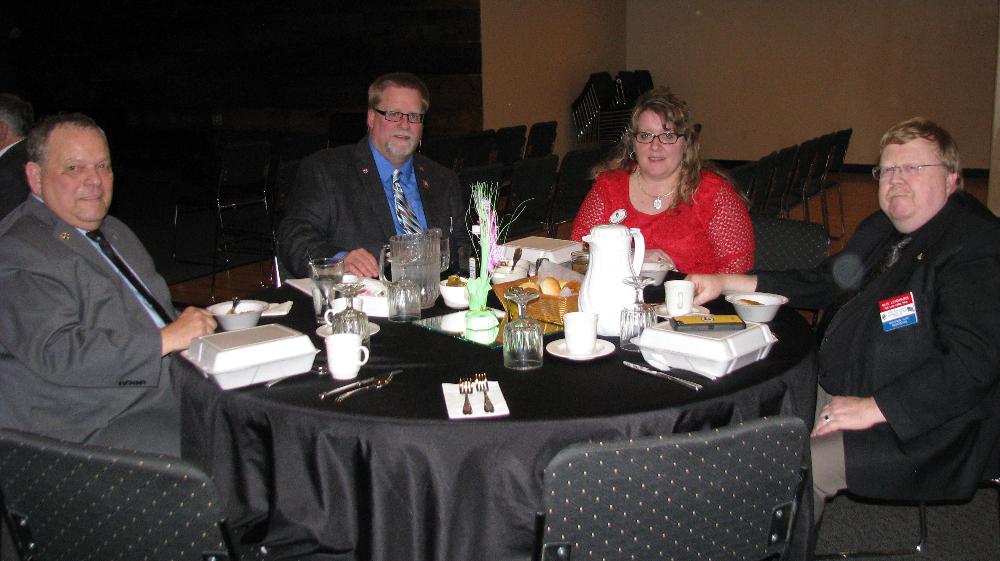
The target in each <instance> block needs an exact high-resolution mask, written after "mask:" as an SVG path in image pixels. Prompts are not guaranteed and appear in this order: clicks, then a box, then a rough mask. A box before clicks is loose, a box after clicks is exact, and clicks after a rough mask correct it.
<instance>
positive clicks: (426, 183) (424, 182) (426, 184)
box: [420, 179, 431, 190]
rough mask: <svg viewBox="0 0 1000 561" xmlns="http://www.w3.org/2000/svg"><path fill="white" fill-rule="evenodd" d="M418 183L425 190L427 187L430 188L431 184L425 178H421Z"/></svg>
mask: <svg viewBox="0 0 1000 561" xmlns="http://www.w3.org/2000/svg"><path fill="white" fill-rule="evenodd" d="M420 185H422V186H423V187H424V189H425V190H427V189H430V188H431V184H430V183H428V182H427V180H426V179H424V180H422V181H421V182H420Z"/></svg>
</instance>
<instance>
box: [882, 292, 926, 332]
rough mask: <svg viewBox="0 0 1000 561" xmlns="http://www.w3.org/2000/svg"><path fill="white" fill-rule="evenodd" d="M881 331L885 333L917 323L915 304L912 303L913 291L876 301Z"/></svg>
mask: <svg viewBox="0 0 1000 561" xmlns="http://www.w3.org/2000/svg"><path fill="white" fill-rule="evenodd" d="M878 309H879V317H881V318H882V331H885V332H886V333H888V332H890V331H894V330H896V329H899V328H901V327H906V326H908V325H915V324H916V323H917V305H916V304H914V303H913V293H912V292H907V293H906V294H900V295H899V296H893V297H892V298H886V299H885V300H882V301H881V302H879V303H878Z"/></svg>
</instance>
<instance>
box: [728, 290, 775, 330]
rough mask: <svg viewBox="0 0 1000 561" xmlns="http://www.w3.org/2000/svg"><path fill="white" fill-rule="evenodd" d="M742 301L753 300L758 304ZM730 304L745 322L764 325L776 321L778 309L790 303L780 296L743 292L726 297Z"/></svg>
mask: <svg viewBox="0 0 1000 561" xmlns="http://www.w3.org/2000/svg"><path fill="white" fill-rule="evenodd" d="M740 300H751V301H753V302H757V303H758V304H744V303H740ZM726 302H729V303H730V304H732V305H733V307H734V308H736V314H737V315H738V316H740V319H742V320H743V321H755V322H758V323H764V322H768V321H771V320H772V319H774V316H775V314H777V313H778V308H780V307H781V306H782V305H784V304H787V303H788V298H786V297H784V296H782V295H780V294H768V293H766V292H741V293H737V294H729V295H727V296H726Z"/></svg>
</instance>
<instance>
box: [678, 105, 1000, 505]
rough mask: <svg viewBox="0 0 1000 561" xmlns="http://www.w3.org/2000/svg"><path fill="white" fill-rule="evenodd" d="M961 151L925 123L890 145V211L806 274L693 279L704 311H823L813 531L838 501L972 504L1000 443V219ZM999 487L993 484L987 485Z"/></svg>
mask: <svg viewBox="0 0 1000 561" xmlns="http://www.w3.org/2000/svg"><path fill="white" fill-rule="evenodd" d="M960 173H961V166H960V164H959V156H958V149H957V147H956V146H955V143H954V142H953V141H952V139H951V136H950V135H949V134H948V132H947V131H945V130H944V129H942V128H941V127H939V126H937V125H935V124H934V123H932V122H930V121H927V120H925V119H911V120H909V121H904V122H902V123H900V124H898V125H896V126H894V127H893V128H891V129H889V131H888V132H887V133H886V134H885V135H884V136H883V137H882V156H881V160H880V163H879V165H878V167H876V168H875V169H874V170H873V174H874V175H875V176H876V178H877V179H878V183H879V206H880V207H881V209H882V211H881V212H879V213H876V214H874V215H872V216H871V217H869V218H867V219H866V220H865V221H864V222H862V223H861V224H860V225H859V226H858V229H857V231H856V232H855V234H854V236H853V237H852V238H851V240H850V242H849V243H848V244H847V246H846V247H845V248H844V250H843V251H842V252H840V253H839V254H837V255H835V256H832V257H830V258H829V259H827V260H826V262H825V263H823V264H822V265H821V266H820V267H818V268H816V269H815V270H809V271H782V272H773V271H762V272H758V273H757V275H756V276H742V275H739V276H737V275H733V276H725V275H719V276H709V275H692V276H691V277H690V278H691V280H693V281H694V282H695V283H696V285H697V291H698V295H697V296H696V298H695V301H696V302H699V303H700V302H705V301H707V300H710V299H712V298H714V297H716V296H718V294H719V293H720V291H722V290H735V291H753V290H761V291H764V292H778V293H781V294H785V295H787V296H788V297H789V299H790V303H791V304H792V305H793V306H797V307H803V308H825V310H826V311H825V317H824V319H823V321H822V322H821V324H820V328H821V342H820V351H819V359H820V368H821V371H820V377H819V382H820V387H819V388H818V394H819V397H818V398H817V413H816V419H815V428H814V430H813V438H812V464H813V479H814V497H815V499H816V504H815V508H816V510H815V513H814V514H815V518H816V519H817V520H818V519H819V517H820V516H821V515H822V511H823V505H824V501H825V499H826V498H827V497H830V496H832V495H834V494H836V493H837V492H839V491H841V490H844V489H846V490H848V491H850V492H852V493H855V494H858V495H862V496H866V497H872V498H878V499H887V500H907V501H918V500H962V499H965V498H968V497H971V496H972V494H973V493H974V492H975V489H976V485H977V483H978V482H979V481H980V480H981V478H982V477H983V475H984V470H985V469H987V468H989V467H990V466H988V462H989V461H990V458H991V454H992V453H993V451H994V450H995V449H996V446H997V443H998V440H1000V415H998V411H1000V409H998V404H1000V401H998V397H1000V395H998V392H1000V388H998V379H1000V349H998V345H997V342H998V341H1000V322H998V321H997V318H998V317H1000V219H998V218H997V217H996V216H994V215H993V213H991V212H990V211H989V210H988V209H986V208H985V207H984V206H983V205H982V204H981V203H979V202H978V201H977V200H976V199H974V198H973V197H972V196H970V195H968V194H967V193H965V192H964V191H962V190H961V176H960ZM990 475H992V474H990Z"/></svg>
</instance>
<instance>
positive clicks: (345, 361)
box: [324, 333, 368, 380]
mask: <svg viewBox="0 0 1000 561" xmlns="http://www.w3.org/2000/svg"><path fill="white" fill-rule="evenodd" d="M324 342H325V343H326V362H327V367H328V368H329V369H330V374H332V375H333V378H334V379H335V380H351V379H354V378H357V377H358V370H361V367H362V366H363V365H364V364H365V363H367V362H368V347H364V346H362V345H361V335H358V334H357V333H334V334H333V335H328V336H327V337H326V339H325V341H324Z"/></svg>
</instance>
